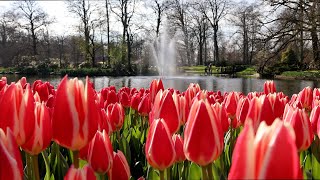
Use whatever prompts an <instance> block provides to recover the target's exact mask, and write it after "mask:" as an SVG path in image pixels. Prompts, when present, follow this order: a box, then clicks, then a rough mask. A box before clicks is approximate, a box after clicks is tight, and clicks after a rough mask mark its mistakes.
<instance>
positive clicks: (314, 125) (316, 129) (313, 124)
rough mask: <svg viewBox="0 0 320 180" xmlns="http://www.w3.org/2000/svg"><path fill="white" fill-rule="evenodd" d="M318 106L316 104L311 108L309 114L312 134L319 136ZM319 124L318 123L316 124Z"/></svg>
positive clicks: (319, 111) (319, 110) (319, 109)
mask: <svg viewBox="0 0 320 180" xmlns="http://www.w3.org/2000/svg"><path fill="white" fill-rule="evenodd" d="M319 118H320V106H316V107H314V108H313V109H312V111H311V114H310V121H311V127H312V131H313V133H314V134H317V135H318V137H320V124H319V123H320V120H319ZM318 124H319V125H318Z"/></svg>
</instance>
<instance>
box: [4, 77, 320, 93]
mask: <svg viewBox="0 0 320 180" xmlns="http://www.w3.org/2000/svg"><path fill="white" fill-rule="evenodd" d="M7 78H8V82H13V81H17V80H19V79H20V78H21V75H7ZM159 78H161V79H162V81H163V84H164V86H165V88H175V89H178V90H179V91H185V90H186V88H187V87H188V86H189V84H190V83H198V84H199V85H200V87H201V88H202V89H206V90H208V91H217V90H220V91H221V92H230V91H239V92H240V91H241V92H244V93H245V94H247V93H248V92H252V91H262V90H263V83H264V82H265V81H266V80H267V79H257V78H227V77H215V76H167V77H160V76H129V77H106V76H105V77H91V78H90V79H91V81H92V82H93V83H94V86H95V89H96V90H100V89H102V88H103V87H107V86H111V85H113V86H115V87H116V88H117V89H119V88H121V87H123V86H127V87H135V88H149V85H150V82H151V81H152V80H153V79H159ZM37 79H41V80H43V81H50V83H51V84H53V85H54V86H55V87H57V85H58V84H59V82H60V80H61V77H59V76H49V77H39V76H30V77H28V78H27V80H28V82H31V83H32V82H33V81H35V80H37ZM80 79H82V80H85V78H80ZM274 81H275V84H276V87H277V90H278V91H282V92H284V93H285V94H286V95H288V96H291V95H292V94H294V93H298V92H299V91H301V90H302V89H303V88H304V87H307V86H310V87H311V88H315V87H319V82H318V81H306V80H274Z"/></svg>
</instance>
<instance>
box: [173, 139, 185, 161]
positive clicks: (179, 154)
mask: <svg viewBox="0 0 320 180" xmlns="http://www.w3.org/2000/svg"><path fill="white" fill-rule="evenodd" d="M172 141H173V145H174V149H175V151H176V160H175V162H182V161H184V160H186V156H185V155H184V152H183V138H182V137H181V136H180V135H179V134H174V135H173V136H172Z"/></svg>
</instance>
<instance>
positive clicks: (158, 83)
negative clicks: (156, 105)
mask: <svg viewBox="0 0 320 180" xmlns="http://www.w3.org/2000/svg"><path fill="white" fill-rule="evenodd" d="M149 89H150V100H151V103H153V102H154V99H155V97H156V95H157V94H158V92H159V91H160V90H162V91H163V90H164V87H163V83H162V80H161V79H158V80H156V79H154V80H152V81H151V84H150V88H149Z"/></svg>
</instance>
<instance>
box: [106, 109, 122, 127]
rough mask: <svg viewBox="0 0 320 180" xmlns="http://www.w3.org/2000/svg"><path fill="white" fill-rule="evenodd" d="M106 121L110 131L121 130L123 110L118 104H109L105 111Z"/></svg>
mask: <svg viewBox="0 0 320 180" xmlns="http://www.w3.org/2000/svg"><path fill="white" fill-rule="evenodd" d="M106 114H107V120H108V121H109V123H110V126H111V130H112V131H118V130H120V129H121V128H122V125H123V122H124V117H125V114H124V109H123V107H122V105H121V104H120V103H115V104H109V105H108V107H107V109H106Z"/></svg>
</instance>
